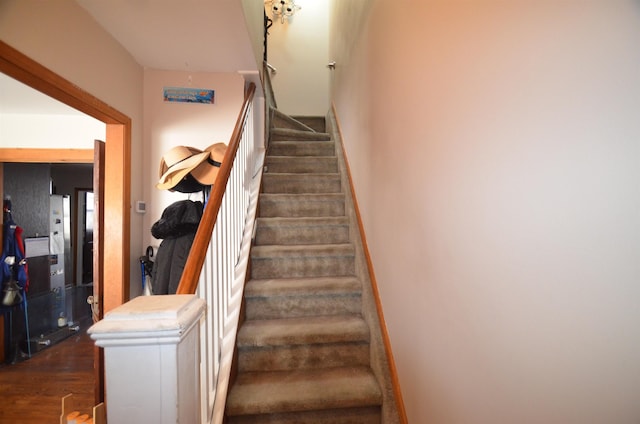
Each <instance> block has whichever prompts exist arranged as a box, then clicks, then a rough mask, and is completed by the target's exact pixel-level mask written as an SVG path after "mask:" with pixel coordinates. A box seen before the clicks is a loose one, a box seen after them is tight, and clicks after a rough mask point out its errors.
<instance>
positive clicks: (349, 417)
mask: <svg viewBox="0 0 640 424" xmlns="http://www.w3.org/2000/svg"><path fill="white" fill-rule="evenodd" d="M381 422H382V414H381V411H380V407H370V408H342V409H329V410H322V411H306V412H290V413H282V414H266V415H244V416H230V417H229V420H228V423H229V424H274V423H278V424H300V423H304V424H327V423H331V424H380V423H381Z"/></svg>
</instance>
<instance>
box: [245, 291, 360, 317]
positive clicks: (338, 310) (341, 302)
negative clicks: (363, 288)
mask: <svg viewBox="0 0 640 424" xmlns="http://www.w3.org/2000/svg"><path fill="white" fill-rule="evenodd" d="M245 302H246V318H247V320H257V319H279V318H296V317H307V316H308V317H310V316H319V315H349V314H359V313H360V312H361V308H362V298H361V296H360V295H359V294H346V295H335V294H334V295H326V296H323V295H316V296H303V295H299V296H270V297H247V298H246V299H245Z"/></svg>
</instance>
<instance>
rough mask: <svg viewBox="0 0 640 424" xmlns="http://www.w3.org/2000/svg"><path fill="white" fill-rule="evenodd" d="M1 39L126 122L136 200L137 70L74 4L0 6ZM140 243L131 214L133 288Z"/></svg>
mask: <svg viewBox="0 0 640 424" xmlns="http://www.w3.org/2000/svg"><path fill="white" fill-rule="evenodd" d="M0 39H2V41H4V42H6V43H7V44H9V45H10V46H12V47H14V48H15V49H17V50H19V51H20V52H22V53H23V54H25V55H27V56H29V57H30V58H31V59H33V60H35V61H36V62H38V63H40V64H42V65H44V66H45V67H47V68H49V69H50V70H52V71H53V72H55V73H56V74H58V75H60V76H62V77H63V78H65V79H67V80H69V81H71V82H72V83H74V84H76V85H77V86H78V87H80V88H82V89H83V90H85V91H87V92H89V93H91V94H92V95H93V96H95V97H97V98H99V99H101V100H102V101H104V102H105V103H107V104H109V105H111V106H113V107H114V108H115V109H117V110H119V111H120V112H122V113H124V114H125V115H127V116H129V117H130V118H131V121H132V123H133V124H132V134H131V162H132V164H133V167H132V171H131V197H132V199H139V198H141V196H142V186H143V179H142V173H141V171H140V168H141V167H140V166H139V164H140V163H141V162H142V160H143V158H144V157H143V153H142V126H141V124H140V123H141V122H142V68H141V67H140V66H139V65H138V64H137V63H136V62H135V61H134V60H133V58H132V57H131V56H130V55H129V54H128V53H127V52H126V51H125V50H124V49H123V48H122V47H121V46H120V45H119V44H118V43H116V42H115V40H114V39H113V38H112V37H111V36H110V35H109V34H107V33H106V32H104V31H103V30H102V29H101V28H100V27H99V26H98V25H97V23H96V22H95V21H94V20H93V18H91V17H90V16H89V15H88V14H87V13H86V12H85V11H84V9H82V8H81V7H80V6H78V5H77V4H76V2H74V1H67V0H52V1H39V0H0ZM141 241H142V217H141V216H140V215H138V214H136V213H132V214H131V255H132V257H131V262H130V264H131V276H130V278H131V281H132V282H133V281H139V279H140V276H139V274H140V267H139V263H138V257H139V256H140V255H141V254H142V253H143V250H142V243H141ZM133 286H134V284H132V287H133Z"/></svg>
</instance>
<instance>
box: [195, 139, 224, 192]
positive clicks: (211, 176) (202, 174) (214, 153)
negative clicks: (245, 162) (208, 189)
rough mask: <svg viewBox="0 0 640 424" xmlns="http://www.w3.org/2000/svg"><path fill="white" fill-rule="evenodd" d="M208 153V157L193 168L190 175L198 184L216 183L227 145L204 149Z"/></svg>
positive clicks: (222, 144)
mask: <svg viewBox="0 0 640 424" xmlns="http://www.w3.org/2000/svg"><path fill="white" fill-rule="evenodd" d="M204 151H205V152H208V153H209V156H207V157H206V158H205V160H203V161H202V162H201V163H200V164H199V165H198V166H196V167H195V168H193V170H192V171H191V175H192V176H193V178H195V179H196V180H197V181H198V182H199V183H200V184H204V185H212V184H213V183H214V182H215V181H216V177H217V176H218V171H220V166H222V161H223V159H224V155H225V153H226V152H227V145H226V144H224V143H216V144H212V145H211V146H209V147H207V148H206V149H204Z"/></svg>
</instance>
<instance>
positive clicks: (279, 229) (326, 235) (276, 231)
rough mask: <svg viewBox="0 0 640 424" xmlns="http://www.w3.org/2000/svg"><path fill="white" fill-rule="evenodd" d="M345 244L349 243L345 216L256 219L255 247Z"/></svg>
mask: <svg viewBox="0 0 640 424" xmlns="http://www.w3.org/2000/svg"><path fill="white" fill-rule="evenodd" d="M347 242H349V221H348V219H347V217H345V216H337V217H301V218H300V217H299V218H280V217H271V218H258V223H257V231H256V238H255V243H256V245H265V244H326V243H331V244H338V243H347Z"/></svg>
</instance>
